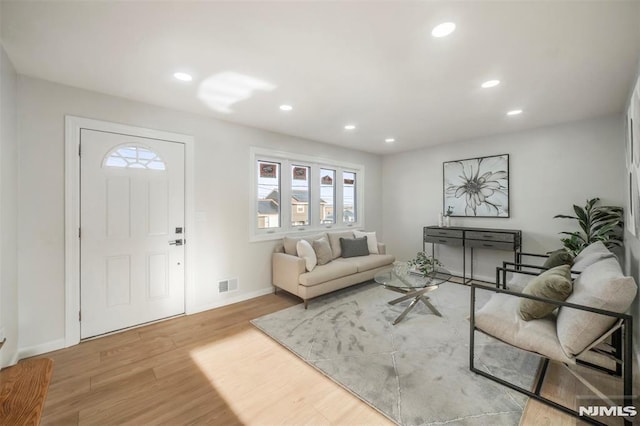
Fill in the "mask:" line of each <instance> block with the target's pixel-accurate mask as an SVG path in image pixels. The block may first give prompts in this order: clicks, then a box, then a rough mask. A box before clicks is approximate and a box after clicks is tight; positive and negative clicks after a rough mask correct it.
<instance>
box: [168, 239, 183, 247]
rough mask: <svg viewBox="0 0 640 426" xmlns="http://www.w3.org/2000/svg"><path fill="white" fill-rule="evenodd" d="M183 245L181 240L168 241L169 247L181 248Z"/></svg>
mask: <svg viewBox="0 0 640 426" xmlns="http://www.w3.org/2000/svg"><path fill="white" fill-rule="evenodd" d="M183 244H184V241H183V240H182V238H178V239H177V240H173V241H169V245H170V246H181V245H183Z"/></svg>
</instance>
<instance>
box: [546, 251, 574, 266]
mask: <svg viewBox="0 0 640 426" xmlns="http://www.w3.org/2000/svg"><path fill="white" fill-rule="evenodd" d="M571 264H573V256H572V255H571V253H569V252H568V251H566V250H565V249H560V250H556V251H552V252H551V253H550V254H549V257H547V260H545V261H544V264H543V265H542V267H543V268H547V269H551V268H555V267H556V266H560V265H571Z"/></svg>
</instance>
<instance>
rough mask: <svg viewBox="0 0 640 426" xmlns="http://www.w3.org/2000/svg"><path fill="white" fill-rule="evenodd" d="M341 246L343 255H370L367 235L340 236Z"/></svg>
mask: <svg viewBox="0 0 640 426" xmlns="http://www.w3.org/2000/svg"><path fill="white" fill-rule="evenodd" d="M340 248H341V249H342V254H341V255H340V256H342V257H345V258H346V257H356V256H368V255H369V246H368V245H367V237H362V238H340Z"/></svg>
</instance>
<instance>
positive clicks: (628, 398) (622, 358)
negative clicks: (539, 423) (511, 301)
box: [469, 265, 633, 425]
mask: <svg viewBox="0 0 640 426" xmlns="http://www.w3.org/2000/svg"><path fill="white" fill-rule="evenodd" d="M516 268H517V265H516ZM507 272H514V273H525V274H528V275H538V274H537V273H534V272H527V271H522V270H518V269H515V268H514V269H510V268H505V267H498V268H496V288H492V287H486V286H482V285H478V284H471V309H470V311H471V312H470V318H469V322H470V341H469V369H470V370H471V371H473V372H474V373H476V374H479V375H481V376H483V377H486V378H488V379H490V380H493V381H494V382H497V383H499V384H501V385H503V386H506V387H508V388H510V389H513V390H515V391H518V392H520V393H523V394H525V395H527V396H528V397H529V398H533V399H535V400H536V401H540V402H542V403H543V404H546V405H549V406H551V407H553V408H555V409H557V410H560V411H562V412H563V413H566V414H569V415H571V416H574V417H576V418H579V419H580V420H582V421H585V422H587V423H590V424H594V425H605V424H604V423H601V422H599V421H598V420H596V419H594V418H592V417H589V416H585V415H580V413H578V412H577V411H576V410H573V409H571V408H568V407H566V406H564V405H561V404H558V403H557V402H555V401H552V400H550V399H548V398H546V397H544V396H542V395H541V394H540V391H541V389H542V385H543V382H544V378H545V375H546V371H547V367H548V365H549V358H546V357H544V356H542V355H540V354H538V353H535V352H532V353H535V354H536V355H538V356H542V358H543V362H542V367H541V369H540V374H539V376H538V381H537V383H536V385H535V388H534V390H533V391H531V390H529V389H525V388H523V387H520V386H518V385H515V384H513V383H509V382H507V381H506V380H503V379H501V378H499V377H496V376H494V375H492V374H490V373H487V372H485V371H482V370H478V369H477V368H476V367H475V366H474V360H473V358H474V352H475V344H474V341H475V332H476V331H478V332H482V330H479V329H477V328H476V323H475V301H476V289H477V288H480V289H482V290H485V291H491V292H494V293H504V294H508V295H511V296H514V297H520V298H526V299H531V300H537V301H541V302H546V303H551V304H554V305H557V306H558V307H566V308H572V309H578V310H582V311H587V312H593V313H596V314H601V315H606V316H609V317H612V318H616V319H617V320H618V321H617V323H616V326H614V327H613V328H612V329H610V330H609V331H608V332H607V333H605V334H604V335H603V337H604V338H606V337H608V336H609V335H611V337H612V345H611V347H610V351H602V350H600V349H595V348H594V346H595V344H592V345H591V346H589V347H588V348H587V349H585V351H583V352H586V351H588V350H595V351H597V352H598V353H601V354H604V355H606V356H608V357H609V358H611V359H612V360H614V361H615V363H616V368H615V370H611V369H608V368H605V367H602V366H598V365H595V364H591V363H588V362H585V361H581V360H576V362H577V363H578V364H580V365H584V366H586V367H589V368H593V369H596V370H599V371H601V372H605V373H607V374H610V375H614V376H617V377H622V380H623V388H624V396H623V400H624V405H625V406H631V405H632V393H633V372H632V368H633V352H632V339H633V321H632V317H631V315H628V314H619V313H617V312H612V311H607V310H603V309H597V308H592V307H590V306H583V305H577V304H574V303H567V302H560V301H557V300H551V299H546V298H543V297H537V296H532V295H529V294H523V293H518V292H515V291H510V290H507V289H506V284H505V282H506V281H505V279H506V273H507ZM500 278H502V288H501V283H500V282H501V280H500ZM492 337H493V336H492ZM600 341H601V339H599V340H598V342H600ZM504 343H505V344H509V343H506V342H504ZM528 352H531V351H528ZM564 365H565V366H566V367H567V368H568V365H567V364H564ZM569 371H570V372H571V373H572V374H574V375H576V377H577V378H578V379H579V380H580V381H582V382H583V383H585V384H586V385H587V386H589V387H590V388H591V390H592V391H594V392H596V394H598V393H599V392H598V391H597V390H596V389H595V388H594V387H592V386H590V384H589V383H588V382H587V381H586V379H584V378H582V377H581V376H579V375H578V373H576V372H574V371H573V370H570V369H569ZM600 395H602V394H600ZM624 423H625V425H630V424H631V420H630V419H628V418H624Z"/></svg>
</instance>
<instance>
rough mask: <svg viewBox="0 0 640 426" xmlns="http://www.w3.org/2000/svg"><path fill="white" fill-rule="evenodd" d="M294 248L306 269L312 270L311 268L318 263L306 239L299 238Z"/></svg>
mask: <svg viewBox="0 0 640 426" xmlns="http://www.w3.org/2000/svg"><path fill="white" fill-rule="evenodd" d="M296 250H297V251H298V257H301V258H302V259H304V264H305V268H306V269H307V271H313V268H315V267H316V265H317V264H318V259H317V257H316V252H315V251H314V250H313V247H311V244H309V242H308V241H305V240H300V241H298V244H296Z"/></svg>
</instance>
